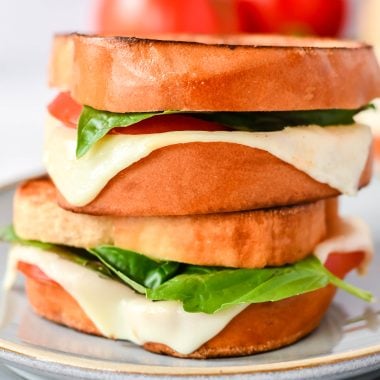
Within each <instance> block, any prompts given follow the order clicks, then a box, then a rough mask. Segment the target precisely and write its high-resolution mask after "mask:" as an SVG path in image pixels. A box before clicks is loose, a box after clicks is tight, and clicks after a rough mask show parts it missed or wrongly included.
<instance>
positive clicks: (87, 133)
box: [76, 106, 171, 158]
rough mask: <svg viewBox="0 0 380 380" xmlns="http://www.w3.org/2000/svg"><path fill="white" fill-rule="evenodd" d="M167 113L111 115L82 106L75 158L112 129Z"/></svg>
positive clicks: (83, 153) (111, 113)
mask: <svg viewBox="0 0 380 380" xmlns="http://www.w3.org/2000/svg"><path fill="white" fill-rule="evenodd" d="M168 113H171V112H170V111H163V112H137V113H113V112H107V111H99V110H96V109H95V108H92V107H89V106H84V107H83V110H82V113H81V115H80V117H79V123H78V136H77V149H76V156H77V158H80V157H83V156H84V155H85V154H86V153H87V152H88V151H89V149H90V148H91V147H92V146H93V145H94V144H95V143H96V142H97V141H99V140H100V139H101V138H102V137H104V136H105V135H106V134H107V133H108V132H109V131H110V130H111V129H112V128H115V127H129V126H130V125H133V124H136V123H138V122H139V121H142V120H146V119H149V118H151V117H153V116H157V115H164V114H168Z"/></svg>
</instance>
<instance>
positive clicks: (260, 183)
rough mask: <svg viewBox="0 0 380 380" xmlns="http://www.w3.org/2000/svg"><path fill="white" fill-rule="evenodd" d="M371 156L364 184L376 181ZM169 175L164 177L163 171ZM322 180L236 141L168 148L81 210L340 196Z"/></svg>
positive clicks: (226, 207) (210, 208) (198, 209)
mask: <svg viewBox="0 0 380 380" xmlns="http://www.w3.org/2000/svg"><path fill="white" fill-rule="evenodd" d="M372 159H373V157H372V154H371V153H370V154H369V157H368V160H367V164H366V166H365V168H364V170H363V173H362V176H361V179H360V182H359V184H358V187H359V188H360V187H363V186H365V185H366V184H368V182H369V181H370V178H371V174H372ZM163 173H164V175H163ZM337 195H339V192H338V191H337V190H335V189H333V188H331V187H330V186H328V185H327V184H322V183H320V182H317V181H316V180H314V179H313V178H311V177H310V176H308V175H307V174H305V173H303V172H301V171H299V170H298V169H296V168H295V167H294V166H292V165H289V164H287V163H285V162H284V161H281V160H280V159H278V158H276V157H275V156H273V155H271V154H270V153H268V152H266V151H263V150H260V149H254V148H250V147H247V146H244V145H239V144H231V143H188V144H177V145H171V146H167V147H165V148H162V149H158V150H156V151H154V152H152V153H151V154H150V155H149V156H147V157H145V158H143V159H141V160H140V161H138V162H136V163H135V164H133V165H131V166H129V167H128V168H126V169H124V170H122V171H121V172H120V173H118V174H117V175H116V176H115V177H114V178H113V179H112V180H111V181H110V182H108V184H107V185H106V187H105V188H104V189H103V190H102V191H101V193H100V194H99V195H98V197H97V198H96V199H95V200H94V201H92V202H91V203H89V204H88V205H85V206H83V207H75V206H72V205H70V204H69V203H68V202H67V201H66V200H65V199H64V198H63V196H61V195H60V196H59V197H58V202H59V205H60V206H61V207H63V208H65V209H68V210H72V211H75V212H79V213H86V214H94V215H117V216H129V215H132V216H161V215H189V214H207V213H219V212H231V211H242V210H255V209H261V208H267V207H277V206H287V205H295V204H300V203H306V202H313V201H316V200H318V199H324V198H328V197H335V196H337Z"/></svg>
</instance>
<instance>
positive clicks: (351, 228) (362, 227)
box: [314, 218, 373, 273]
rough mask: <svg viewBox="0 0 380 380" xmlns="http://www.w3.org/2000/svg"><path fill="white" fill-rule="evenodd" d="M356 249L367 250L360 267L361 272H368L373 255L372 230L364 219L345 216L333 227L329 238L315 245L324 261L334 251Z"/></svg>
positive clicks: (321, 259) (315, 251) (315, 252)
mask: <svg viewBox="0 0 380 380" xmlns="http://www.w3.org/2000/svg"><path fill="white" fill-rule="evenodd" d="M354 251H362V252H365V254H366V255H365V259H364V260H363V261H362V263H361V265H360V267H359V272H360V273H366V271H367V268H368V264H369V263H370V261H371V259H372V256H373V243H372V238H371V232H370V230H369V227H368V225H367V223H365V222H364V221H363V220H362V219H360V218H345V219H341V220H340V222H339V223H337V224H336V225H335V226H334V227H333V229H332V231H330V233H329V236H328V237H327V239H325V240H324V241H322V242H321V243H319V244H318V245H317V246H316V247H315V249H314V255H315V256H317V257H318V259H319V260H320V261H321V262H322V263H324V262H326V260H327V258H328V256H329V254H330V253H332V252H339V253H346V252H354Z"/></svg>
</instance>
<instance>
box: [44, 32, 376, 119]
mask: <svg viewBox="0 0 380 380" xmlns="http://www.w3.org/2000/svg"><path fill="white" fill-rule="evenodd" d="M71 38H72V39H73V41H74V52H72V51H71V52H68V55H69V56H71V55H73V56H74V61H73V69H72V77H71V76H70V74H71V73H69V74H66V77H67V78H71V84H70V89H71V93H72V96H73V97H74V99H75V100H77V101H78V102H79V103H81V104H86V105H90V106H92V107H94V108H97V109H102V110H107V111H113V112H136V111H160V110H202V111H207V110H209V111H253V110H263V111H278V110H309V109H331V108H348V109H350V108H358V107H360V106H362V105H364V104H367V103H368V102H369V101H370V100H372V99H373V98H375V97H377V96H379V95H380V72H379V67H378V64H377V61H376V58H375V55H374V53H373V51H372V49H371V48H370V47H369V46H367V45H363V44H360V43H357V42H348V41H334V40H323V39H301V38H296V37H281V36H280V37H279V36H248V35H246V36H239V37H237V36H226V37H223V38H221V37H218V38H216V39H215V38H214V39H213V38H212V37H210V36H208V37H202V38H203V39H205V38H206V40H205V42H207V43H199V42H198V43H194V42H178V41H160V40H144V39H137V38H126V37H124V38H123V37H96V36H84V35H73V36H72V37H71ZM202 38H200V37H197V41H202ZM53 54H59V55H61V54H60V52H59V51H57V50H54V51H53ZM60 60H61V59H58V60H56V59H55V58H54V57H53V58H52V62H53V63H54V62H59V61H60ZM69 70H71V67H70V65H68V71H69ZM62 77H65V75H62V72H61V71H60V70H55V68H54V66H53V67H52V70H51V74H50V82H51V84H52V85H53V86H57V87H60V86H61V85H62ZM94 78H95V79H94Z"/></svg>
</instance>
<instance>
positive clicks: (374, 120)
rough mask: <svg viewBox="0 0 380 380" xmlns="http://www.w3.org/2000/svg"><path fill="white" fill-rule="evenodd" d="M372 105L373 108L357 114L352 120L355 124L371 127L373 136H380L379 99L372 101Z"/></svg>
mask: <svg viewBox="0 0 380 380" xmlns="http://www.w3.org/2000/svg"><path fill="white" fill-rule="evenodd" d="M372 104H373V105H374V107H375V108H368V109H367V110H364V111H362V112H359V113H358V114H357V115H355V117H354V119H355V121H356V122H357V123H361V124H364V125H368V126H369V127H371V129H372V132H373V134H374V135H375V136H380V98H377V99H375V100H373V101H372Z"/></svg>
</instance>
